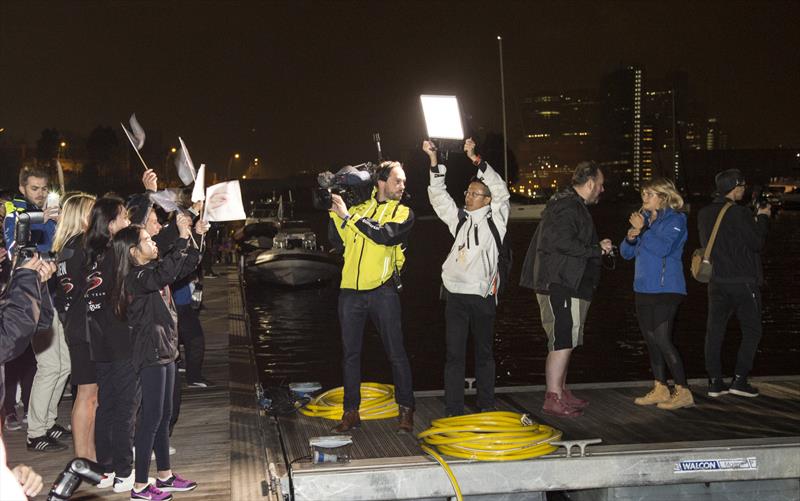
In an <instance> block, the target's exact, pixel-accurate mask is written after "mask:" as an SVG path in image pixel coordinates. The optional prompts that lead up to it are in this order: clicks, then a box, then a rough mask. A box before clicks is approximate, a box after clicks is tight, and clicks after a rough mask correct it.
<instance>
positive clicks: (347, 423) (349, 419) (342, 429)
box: [331, 410, 361, 433]
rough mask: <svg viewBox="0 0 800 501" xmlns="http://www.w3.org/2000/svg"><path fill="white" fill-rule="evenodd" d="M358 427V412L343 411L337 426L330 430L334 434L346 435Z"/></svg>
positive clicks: (359, 417)
mask: <svg viewBox="0 0 800 501" xmlns="http://www.w3.org/2000/svg"><path fill="white" fill-rule="evenodd" d="M359 426H361V415H360V414H359V413H358V411H357V410H356V411H344V414H342V420H341V421H340V422H339V424H337V425H336V426H334V427H333V428H331V431H332V432H334V433H347V432H348V431H350V430H353V429H355V428H358V427H359Z"/></svg>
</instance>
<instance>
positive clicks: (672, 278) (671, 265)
mask: <svg viewBox="0 0 800 501" xmlns="http://www.w3.org/2000/svg"><path fill="white" fill-rule="evenodd" d="M682 208H683V198H682V197H681V195H680V194H679V193H678V191H677V190H676V189H675V185H674V184H673V183H672V181H670V180H669V179H663V178H662V179H653V180H650V181H648V182H646V183H644V184H642V208H641V210H640V211H638V212H634V213H633V214H631V216H630V218H629V221H630V224H631V227H630V229H629V230H628V234H627V235H626V237H625V239H624V240H623V241H622V243H621V244H620V246H619V250H620V254H621V255H622V257H623V258H624V259H627V260H630V259H635V260H636V271H635V274H634V277H633V290H634V292H635V294H636V316H637V317H638V319H639V328H640V329H641V330H642V335H643V336H644V340H645V341H646V342H647V351H648V352H649V354H650V368H651V369H652V371H653V377H654V378H655V385H654V386H653V389H652V390H650V392H648V393H647V395H645V396H643V397H639V398H637V399H635V400H634V403H635V404H636V405H657V406H658V408H659V409H667V410H675V409H680V408H682V407H691V406H693V405H694V398H693V397H692V392H691V391H690V390H689V387H688V386H687V384H686V371H685V370H684V367H683V362H682V361H681V356H680V353H678V348H676V347H675V343H673V342H672V328H673V324H674V321H675V314H676V313H677V312H678V306H680V304H681V302H682V301H683V298H684V297H685V296H686V280H685V278H684V276H683V263H682V262H681V256H682V255H683V246H684V245H685V244H686V238H687V234H688V233H687V229H686V214H685V213H683V212H681V209H682ZM667 368H669V372H670V373H672V379H673V380H674V381H675V391H674V392H672V393H670V390H669V386H667Z"/></svg>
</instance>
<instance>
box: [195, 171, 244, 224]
mask: <svg viewBox="0 0 800 501" xmlns="http://www.w3.org/2000/svg"><path fill="white" fill-rule="evenodd" d="M246 218H247V215H246V214H245V213H244V205H243V204H242V189H241V187H240V186H239V181H227V182H224V183H218V184H215V185H213V186H209V187H208V188H206V203H205V211H204V213H203V219H204V220H205V221H209V222H214V221H239V220H242V219H246Z"/></svg>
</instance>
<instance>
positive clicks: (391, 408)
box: [300, 383, 400, 420]
mask: <svg viewBox="0 0 800 501" xmlns="http://www.w3.org/2000/svg"><path fill="white" fill-rule="evenodd" d="M343 403H344V388H343V387H341V386H340V387H338V388H333V389H332V390H328V391H326V392H325V393H323V394H321V395H320V396H318V397H315V398H314V399H313V400H311V402H309V403H308V404H306V405H305V407H303V408H301V409H300V412H302V413H303V414H304V415H306V416H311V417H320V418H324V419H332V420H339V419H341V417H342V413H343V412H344V411H343V407H342V404H343ZM358 413H359V415H360V416H361V419H362V420H370V419H387V418H391V417H396V416H397V415H399V414H400V411H399V409H398V407H397V403H396V402H395V401H394V385H391V384H381V383H361V405H360V406H359V408H358Z"/></svg>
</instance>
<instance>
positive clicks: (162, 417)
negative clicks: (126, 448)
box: [135, 362, 175, 484]
mask: <svg viewBox="0 0 800 501" xmlns="http://www.w3.org/2000/svg"><path fill="white" fill-rule="evenodd" d="M139 382H140V384H141V386H142V411H141V412H140V413H139V422H138V423H136V438H135V442H136V478H135V480H136V482H137V483H142V484H146V483H147V476H148V471H150V451H153V452H155V453H156V469H157V470H158V471H163V470H169V469H170V465H169V418H170V415H171V414H172V387H173V385H174V384H175V362H171V363H169V364H166V365H154V366H150V367H143V368H142V370H141V371H139Z"/></svg>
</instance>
